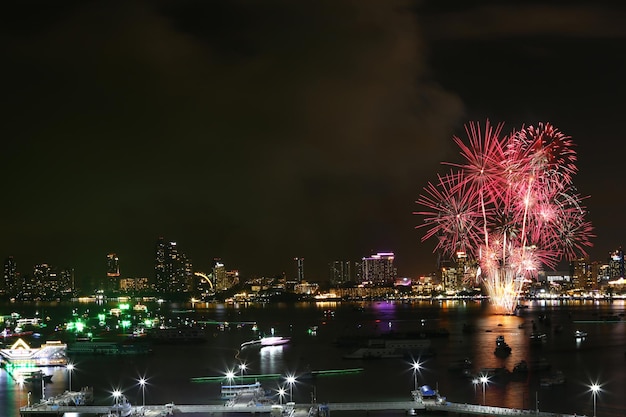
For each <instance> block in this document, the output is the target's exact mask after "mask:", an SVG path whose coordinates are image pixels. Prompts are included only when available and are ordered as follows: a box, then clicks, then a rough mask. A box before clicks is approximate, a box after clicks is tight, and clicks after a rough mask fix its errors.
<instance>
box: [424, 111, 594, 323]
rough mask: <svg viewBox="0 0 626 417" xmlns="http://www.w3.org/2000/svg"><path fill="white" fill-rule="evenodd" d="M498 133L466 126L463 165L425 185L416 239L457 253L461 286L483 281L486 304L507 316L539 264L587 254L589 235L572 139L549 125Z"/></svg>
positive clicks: (475, 125) (487, 127)
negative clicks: (421, 233)
mask: <svg viewBox="0 0 626 417" xmlns="http://www.w3.org/2000/svg"><path fill="white" fill-rule="evenodd" d="M502 127H503V125H502V124H499V125H497V126H496V127H493V126H492V125H490V124H489V122H487V123H486V125H485V130H484V133H481V131H480V125H479V124H478V123H470V124H469V125H468V126H466V132H467V136H468V139H469V141H468V143H467V144H466V143H464V142H463V141H462V140H461V139H459V138H458V137H455V138H454V141H455V142H456V144H457V145H458V146H459V148H460V149H461V155H462V157H463V158H464V159H465V162H464V163H461V164H454V163H444V164H445V165H449V166H451V167H452V170H451V171H450V172H449V173H448V174H445V175H440V176H439V177H438V181H437V182H435V183H429V184H428V185H427V186H426V187H425V189H424V193H423V194H422V195H420V197H419V199H418V201H417V203H418V204H419V205H420V206H422V207H425V209H424V210H423V211H419V212H416V213H415V214H418V215H421V216H423V218H424V222H423V224H421V225H419V226H417V227H418V228H421V227H424V228H426V233H425V234H424V236H423V237H422V240H427V239H430V238H435V239H436V240H437V244H436V246H435V251H442V252H443V253H444V254H445V255H447V256H449V257H450V258H454V257H455V255H456V254H457V253H458V252H463V253H464V254H465V256H466V257H467V258H466V259H465V258H464V262H465V265H466V267H467V269H466V270H465V271H464V276H463V279H464V281H466V283H468V284H470V283H471V284H475V283H478V282H482V283H483V284H484V286H485V289H486V291H487V294H488V295H489V298H490V300H491V302H492V303H493V304H494V305H495V306H497V308H498V309H499V310H501V311H502V312H504V313H511V312H513V310H514V309H515V307H516V305H517V300H518V298H519V295H520V291H521V289H522V285H523V284H524V282H526V281H528V280H530V279H533V278H536V275H537V271H538V270H539V268H540V267H541V266H542V265H546V266H548V267H551V268H553V267H555V266H556V265H557V263H558V261H559V260H561V258H563V257H565V258H567V259H575V258H576V257H578V256H580V255H585V248H586V247H589V246H591V242H590V239H591V238H592V237H593V234H592V227H591V223H590V222H588V221H587V220H585V216H586V214H587V209H586V208H585V207H584V206H583V205H582V199H583V198H582V197H581V196H580V195H579V194H578V192H577V191H576V188H575V187H574V184H573V182H572V177H573V175H574V174H575V173H576V172H577V168H576V165H575V162H576V152H575V151H574V149H573V143H572V141H571V139H570V137H569V136H565V135H564V134H562V133H561V132H560V131H559V130H558V129H556V128H555V127H553V126H552V125H551V124H549V123H545V124H544V123H539V124H538V126H537V127H534V126H529V127H524V128H522V129H521V130H519V131H513V132H512V133H510V134H509V135H508V136H504V137H501V136H500V135H501V130H502ZM454 169H456V171H455V170H454ZM468 271H469V272H468ZM474 280H475V282H471V281H474Z"/></svg>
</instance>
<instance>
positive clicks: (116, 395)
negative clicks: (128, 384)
mask: <svg viewBox="0 0 626 417" xmlns="http://www.w3.org/2000/svg"><path fill="white" fill-rule="evenodd" d="M121 396H122V391H120V390H118V389H116V390H115V391H113V398H115V409H116V414H117V415H119V412H120V409H119V407H118V404H119V399H120V397H121Z"/></svg>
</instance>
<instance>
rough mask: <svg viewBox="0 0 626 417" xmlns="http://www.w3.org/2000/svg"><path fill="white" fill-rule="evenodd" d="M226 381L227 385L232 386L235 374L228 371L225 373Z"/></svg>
mask: <svg viewBox="0 0 626 417" xmlns="http://www.w3.org/2000/svg"><path fill="white" fill-rule="evenodd" d="M226 380H227V381H228V385H233V381H234V380H235V373H234V372H233V371H230V370H229V371H228V372H226Z"/></svg>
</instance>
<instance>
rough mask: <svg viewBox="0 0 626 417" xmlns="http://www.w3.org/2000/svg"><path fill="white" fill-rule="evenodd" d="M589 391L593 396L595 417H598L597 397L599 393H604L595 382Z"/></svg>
mask: <svg viewBox="0 0 626 417" xmlns="http://www.w3.org/2000/svg"><path fill="white" fill-rule="evenodd" d="M589 390H590V391H591V394H592V396H593V417H596V396H597V395H598V392H600V391H602V387H601V386H600V385H599V384H598V383H597V382H594V383H593V384H591V385H590V386H589Z"/></svg>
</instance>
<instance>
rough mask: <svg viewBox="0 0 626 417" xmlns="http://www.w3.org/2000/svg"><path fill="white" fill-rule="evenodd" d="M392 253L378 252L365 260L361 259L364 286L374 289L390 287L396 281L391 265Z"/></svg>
mask: <svg viewBox="0 0 626 417" xmlns="http://www.w3.org/2000/svg"><path fill="white" fill-rule="evenodd" d="M394 257H395V256H394V254H393V252H379V253H377V254H375V255H372V256H370V257H367V258H363V263H362V269H363V278H362V279H363V281H362V284H364V285H371V286H374V287H388V286H392V285H393V283H394V282H395V280H396V275H397V273H396V268H395V267H394V265H393V260H394Z"/></svg>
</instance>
